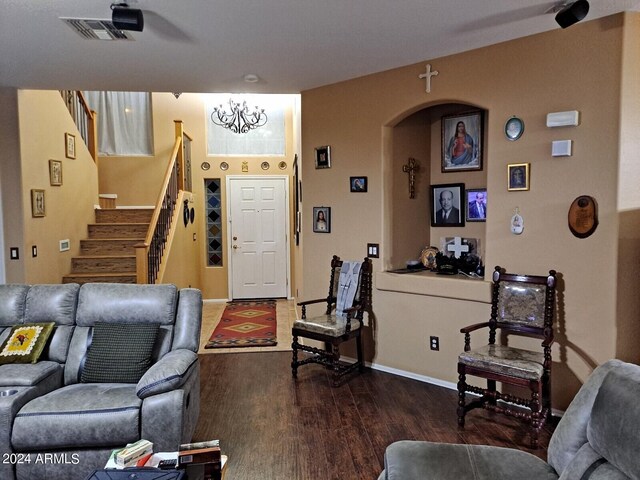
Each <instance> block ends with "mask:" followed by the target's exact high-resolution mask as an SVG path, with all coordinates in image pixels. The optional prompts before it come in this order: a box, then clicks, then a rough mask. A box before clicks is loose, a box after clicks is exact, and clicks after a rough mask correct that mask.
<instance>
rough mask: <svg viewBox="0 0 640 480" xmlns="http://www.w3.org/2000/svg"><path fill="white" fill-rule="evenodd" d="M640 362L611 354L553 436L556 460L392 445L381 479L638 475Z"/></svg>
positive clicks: (488, 450) (609, 479)
mask: <svg viewBox="0 0 640 480" xmlns="http://www.w3.org/2000/svg"><path fill="white" fill-rule="evenodd" d="M639 399H640V367H639V366H637V365H634V364H629V363H624V362H621V361H619V360H610V361H608V362H606V363H605V364H603V365H601V366H599V367H598V368H596V369H595V370H594V372H593V373H592V374H591V376H590V377H589V378H588V379H587V381H586V382H585V384H584V385H583V386H582V388H581V389H580V391H579V392H578V393H577V395H576V396H575V398H574V399H573V401H572V402H571V405H569V408H568V409H567V411H566V412H565V414H564V416H563V417H562V419H561V420H560V422H559V424H558V426H557V428H556V430H555V431H554V433H553V436H552V437H551V441H550V443H549V450H548V459H549V461H548V463H547V462H544V461H543V460H541V459H539V458H538V457H536V456H534V455H531V454H529V453H527V452H522V451H519V450H516V449H510V448H502V447H491V446H485V445H457V444H443V443H432V442H418V441H400V442H395V443H392V444H391V445H389V446H388V447H387V450H386V452H385V459H384V462H385V470H384V471H383V472H382V474H381V475H380V477H379V479H378V480H430V479H438V480H449V479H451V480H454V479H455V480H463V479H474V480H476V479H477V480H481V479H482V480H485V479H486V480H507V479H509V480H512V479H527V480H538V479H549V480H552V479H562V480H574V479H575V480H586V479H589V480H629V479H633V480H638V479H640V454H639V452H640V450H639V447H640V441H639V439H640V434H639V433H638V432H640V401H639Z"/></svg>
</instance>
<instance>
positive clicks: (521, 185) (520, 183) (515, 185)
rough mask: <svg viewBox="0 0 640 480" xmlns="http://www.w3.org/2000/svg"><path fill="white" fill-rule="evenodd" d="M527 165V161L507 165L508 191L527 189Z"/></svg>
mask: <svg viewBox="0 0 640 480" xmlns="http://www.w3.org/2000/svg"><path fill="white" fill-rule="evenodd" d="M529 165H530V164H529V163H510V164H509V165H507V190H508V191H510V192H516V191H519V190H529Z"/></svg>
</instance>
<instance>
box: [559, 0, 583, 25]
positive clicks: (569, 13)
mask: <svg viewBox="0 0 640 480" xmlns="http://www.w3.org/2000/svg"><path fill="white" fill-rule="evenodd" d="M587 13H589V2H587V0H578V1H577V2H573V3H571V4H569V5H567V6H566V7H564V8H563V9H562V10H560V11H559V12H558V14H557V15H556V22H558V25H560V26H561V27H562V28H567V27H570V26H571V25H573V24H574V23H578V22H579V21H580V20H582V19H583V18H584V17H586V16H587Z"/></svg>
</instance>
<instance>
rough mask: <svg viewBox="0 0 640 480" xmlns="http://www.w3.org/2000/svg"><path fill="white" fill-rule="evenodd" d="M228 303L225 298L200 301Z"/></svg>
mask: <svg viewBox="0 0 640 480" xmlns="http://www.w3.org/2000/svg"><path fill="white" fill-rule="evenodd" d="M228 301H229V299H227V298H207V299H205V300H202V303H227V302H228Z"/></svg>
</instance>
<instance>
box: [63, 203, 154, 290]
mask: <svg viewBox="0 0 640 480" xmlns="http://www.w3.org/2000/svg"><path fill="white" fill-rule="evenodd" d="M95 212H96V223H93V224H90V225H89V226H88V232H89V238H87V239H85V240H80V256H79V257H74V258H73V259H72V260H71V273H69V274H68V275H65V276H64V277H63V278H62V283H80V284H82V283H87V282H113V283H136V252H135V245H136V244H138V243H141V242H144V239H145V236H146V235H147V230H148V229H149V223H150V221H151V216H152V214H153V209H151V208H136V209H124V208H113V209H104V208H103V209H96V211H95Z"/></svg>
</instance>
